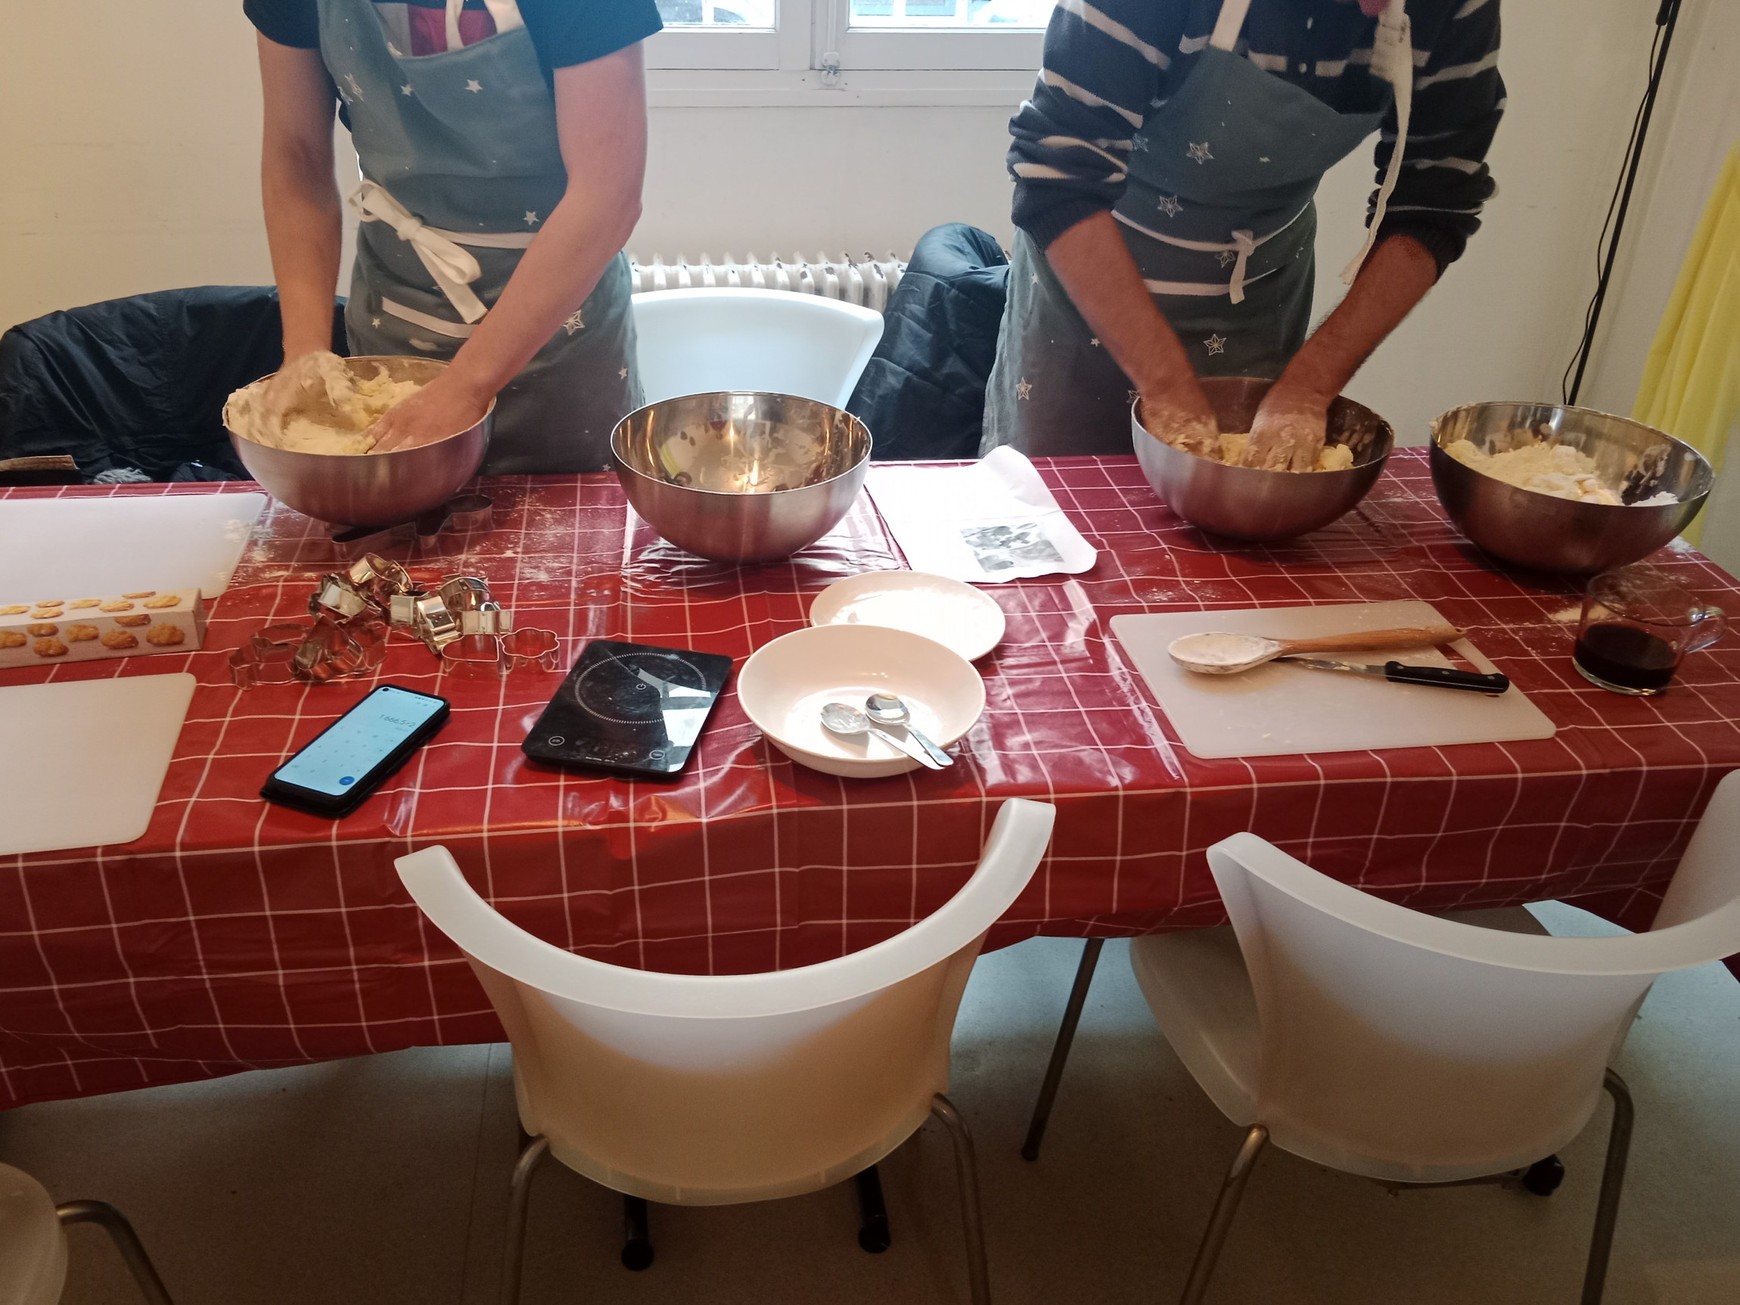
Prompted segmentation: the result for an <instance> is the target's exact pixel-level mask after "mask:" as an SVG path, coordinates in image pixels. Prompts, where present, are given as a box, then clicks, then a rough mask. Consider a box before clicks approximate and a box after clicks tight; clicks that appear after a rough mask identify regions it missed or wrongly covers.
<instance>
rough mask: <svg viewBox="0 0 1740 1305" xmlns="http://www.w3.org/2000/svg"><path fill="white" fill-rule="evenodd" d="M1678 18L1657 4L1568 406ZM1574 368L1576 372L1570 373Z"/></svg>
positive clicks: (1567, 390) (1603, 295) (1672, 0)
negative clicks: (1645, 79) (1643, 82)
mask: <svg viewBox="0 0 1740 1305" xmlns="http://www.w3.org/2000/svg"><path fill="white" fill-rule="evenodd" d="M1679 17H1680V0H1661V7H1660V8H1659V9H1657V10H1656V13H1655V37H1654V39H1653V40H1651V42H1650V47H1649V62H1650V69H1649V85H1648V86H1647V87H1645V88H1644V92H1643V100H1642V101H1641V102H1640V103H1639V104H1638V106H1637V113H1636V115H1635V116H1634V117H1633V118H1632V120H1631V139H1630V141H1628V142H1627V144H1626V147H1625V157H1624V159H1623V160H1622V162H1621V166H1620V175H1619V180H1618V181H1617V182H1615V183H1614V187H1613V198H1612V199H1610V200H1609V201H1608V202H1607V216H1606V218H1605V219H1603V221H1602V223H1601V235H1600V237H1599V238H1598V239H1597V240H1596V242H1595V257H1596V265H1597V270H1596V277H1595V294H1594V297H1593V298H1591V299H1590V300H1589V307H1588V309H1587V310H1586V311H1585V312H1584V314H1583V338H1582V340H1581V342H1580V343H1579V344H1578V345H1577V352H1576V353H1574V354H1573V355H1572V356H1571V361H1570V362H1569V363H1568V364H1567V365H1566V367H1565V375H1564V376H1563V377H1561V378H1560V387H1561V389H1560V393H1561V394H1562V395H1563V397H1564V401H1565V402H1566V403H1567V404H1573V403H1576V402H1577V394H1578V392H1579V391H1581V390H1582V388H1583V372H1584V370H1585V369H1586V368H1587V367H1588V366H1589V353H1590V350H1591V349H1593V348H1594V345H1595V330H1596V327H1597V326H1599V325H1600V323H1601V307H1602V305H1603V304H1604V303H1605V302H1606V300H1607V287H1608V285H1609V283H1610V282H1611V281H1612V280H1613V263H1614V260H1615V259H1616V258H1617V257H1618V255H1619V236H1620V233H1621V232H1622V231H1624V230H1625V214H1626V210H1627V209H1629V208H1630V207H1631V188H1632V186H1633V185H1635V184H1636V182H1637V167H1638V164H1639V163H1640V162H1642V160H1643V140H1644V137H1645V136H1647V135H1648V134H1649V119H1650V116H1651V115H1652V114H1653V113H1654V112H1655V101H1656V96H1657V95H1658V94H1659V93H1660V91H1661V75H1662V69H1663V68H1664V67H1665V66H1666V65H1667V56H1668V46H1669V45H1671V44H1672V43H1673V39H1674V25H1675V24H1676V23H1677V22H1679ZM1610 229H1611V235H1610V234H1609V230H1610ZM1603 243H1605V246H1606V253H1605V255H1603V253H1602V246H1603ZM1573 371H1575V373H1576V375H1575V376H1572V372H1573ZM1567 382H1568V384H1567Z"/></svg>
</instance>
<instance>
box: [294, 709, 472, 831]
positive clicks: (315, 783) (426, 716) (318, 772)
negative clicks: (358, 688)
mask: <svg viewBox="0 0 1740 1305" xmlns="http://www.w3.org/2000/svg"><path fill="white" fill-rule="evenodd" d="M449 714H450V713H449V709H448V706H447V700H446V699H445V698H437V697H435V696H434V695H433V694H428V693H418V692H416V691H415V690H414V689H401V688H399V687H398V685H396V684H383V685H381V687H380V688H378V689H376V690H375V691H374V692H373V693H371V694H369V695H368V697H366V698H364V699H363V700H362V701H361V702H359V703H357V705H356V706H354V707H352V708H351V709H350V710H349V711H347V712H345V713H344V715H342V716H340V717H339V718H338V719H337V720H335V721H333V722H332V724H330V725H328V726H327V727H326V728H325V729H324V730H322V731H321V732H320V733H319V734H317V735H315V736H314V738H313V739H311V740H310V741H309V742H308V744H307V745H306V746H305V747H303V749H302V750H301V751H300V752H298V753H297V754H296V755H295V756H293V757H291V758H290V760H288V761H286V762H285V763H284V764H283V765H282V766H279V767H278V769H277V770H275V771H273V772H272V774H271V776H270V777H269V778H268V779H267V780H266V783H265V785H264V786H263V787H262V788H261V789H260V796H261V797H263V798H265V799H266V800H267V801H268V802H277V803H280V804H281V805H283V806H287V807H295V808H296V809H297V810H299V811H307V812H310V813H311V814H313V815H317V816H330V817H331V818H333V819H334V820H336V819H338V817H340V816H347V815H349V814H350V813H351V812H352V811H355V810H356V809H357V807H358V805H360V804H361V802H362V800H363V799H364V798H366V797H367V796H368V795H369V794H370V793H372V792H374V790H375V788H376V786H377V785H379V784H380V782H381V781H382V780H384V779H385V778H386V777H387V776H388V775H391V774H392V773H393V772H394V771H395V770H397V769H398V768H399V767H400V766H402V765H404V764H405V761H406V759H407V758H408V757H409V756H410V755H411V754H412V753H413V752H415V751H416V750H417V749H418V748H420V747H421V746H422V745H423V744H424V743H425V742H427V741H428V740H429V739H430V738H432V737H433V736H434V734H435V732H436V731H437V730H439V729H440V728H441V727H442V726H443V725H445V724H446V723H447V717H448V715H449Z"/></svg>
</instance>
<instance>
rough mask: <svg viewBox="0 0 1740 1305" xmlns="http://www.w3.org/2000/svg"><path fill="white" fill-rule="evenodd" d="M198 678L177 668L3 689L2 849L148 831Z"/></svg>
mask: <svg viewBox="0 0 1740 1305" xmlns="http://www.w3.org/2000/svg"><path fill="white" fill-rule="evenodd" d="M193 685H194V679H193V676H191V675H187V674H179V673H178V674H173V675H125V676H121V677H119V678H116V679H104V680H66V681H59V682H51V683H48V684H17V685H10V686H8V687H5V688H0V856H10V855H13V854H15V853H18V852H53V851H58V850H59V849H61V848H67V847H100V846H103V845H105V844H110V843H131V842H132V841H133V840H134V839H136V838H138V837H139V836H140V835H141V834H143V833H144V832H145V830H146V827H147V826H149V825H150V823H151V811H152V809H153V808H154V807H155V806H156V805H157V791H158V790H159V789H160V788H162V786H163V776H164V773H165V772H166V771H168V769H169V759H170V757H171V756H173V755H174V753H175V740H176V739H177V738H178V737H179V736H180V734H181V722H182V719H183V718H184V717H185V716H186V715H187V704H188V703H189V702H190V701H192V699H193Z"/></svg>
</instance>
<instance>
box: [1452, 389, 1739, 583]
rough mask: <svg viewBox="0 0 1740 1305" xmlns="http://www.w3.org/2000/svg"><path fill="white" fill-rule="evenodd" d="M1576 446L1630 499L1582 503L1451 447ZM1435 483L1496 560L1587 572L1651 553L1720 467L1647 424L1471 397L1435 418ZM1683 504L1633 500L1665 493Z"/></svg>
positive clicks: (1682, 520) (1684, 522) (1687, 514)
mask: <svg viewBox="0 0 1740 1305" xmlns="http://www.w3.org/2000/svg"><path fill="white" fill-rule="evenodd" d="M1542 438H1550V439H1553V440H1556V441H1557V442H1559V443H1562V444H1569V445H1570V446H1571V447H1572V448H1574V449H1579V450H1581V451H1582V452H1584V453H1586V454H1588V455H1589V456H1590V457H1591V458H1593V459H1594V460H1595V467H1596V472H1597V474H1598V475H1599V476H1600V478H1601V479H1602V480H1603V481H1604V482H1605V483H1606V484H1608V485H1609V486H1624V489H1625V492H1624V494H1623V495H1622V497H1623V498H1624V499H1625V501H1626V502H1625V505H1621V506H1615V505H1613V504H1610V503H1578V502H1574V501H1572V500H1571V499H1563V498H1554V497H1553V496H1552V495H1551V494H1541V493H1537V492H1536V491H1534V490H1529V489H1519V488H1517V487H1516V486H1515V485H1507V484H1505V483H1504V482H1503V481H1502V480H1498V479H1496V478H1494V477H1492V476H1488V475H1486V474H1484V473H1482V472H1479V471H1476V470H1474V468H1473V467H1470V466H1467V465H1466V464H1464V463H1461V462H1458V461H1457V460H1456V459H1455V458H1453V457H1451V456H1450V455H1449V454H1448V453H1446V452H1444V449H1445V447H1446V446H1448V445H1450V444H1453V443H1455V442H1456V441H1457V440H1464V439H1465V440H1468V441H1470V442H1471V443H1473V444H1474V445H1475V447H1476V448H1479V449H1482V450H1484V451H1485V452H1488V453H1503V452H1505V451H1507V450H1509V449H1512V448H1516V447H1519V446H1520V445H1522V444H1526V443H1529V442H1531V441H1533V440H1536V439H1542ZM1429 456H1430V458H1431V463H1432V487H1433V488H1434V489H1435V490H1437V491H1438V501H1439V502H1440V503H1442V504H1443V505H1444V511H1445V512H1447V513H1448V514H1449V516H1450V519H1451V520H1452V521H1454V522H1455V523H1456V524H1457V525H1458V526H1459V527H1461V529H1462V532H1463V533H1464V534H1466V535H1467V536H1468V537H1469V539H1471V540H1473V541H1474V542H1475V543H1476V544H1478V545H1479V546H1480V547H1481V548H1483V549H1485V550H1486V551H1487V552H1488V553H1491V554H1492V555H1493V556H1494V557H1497V558H1501V559H1502V560H1504V561H1506V562H1513V563H1515V564H1516V565H1518V566H1524V567H1529V568H1532V569H1534V570H1537V571H1559V572H1566V573H1570V574H1589V573H1591V572H1595V571H1605V570H1607V569H1608V568H1610V567H1615V566H1624V565H1625V564H1626V563H1628V562H1635V561H1638V560H1639V559H1640V558H1645V557H1648V556H1649V555H1650V554H1651V553H1653V552H1655V550H1656V549H1658V548H1660V547H1661V546H1662V545H1664V544H1666V543H1667V542H1668V541H1669V540H1670V539H1672V538H1673V537H1674V536H1675V535H1677V534H1679V533H1680V532H1681V531H1682V530H1684V529H1685V528H1686V527H1687V526H1688V525H1690V524H1691V522H1692V518H1693V517H1695V516H1697V515H1698V509H1699V508H1701V507H1703V505H1704V500H1705V499H1706V498H1707V497H1709V493H1710V487H1711V485H1713V484H1714V483H1715V479H1716V475H1715V472H1714V471H1712V470H1711V469H1710V464H1709V462H1708V461H1706V460H1705V458H1704V455H1703V454H1701V453H1699V452H1698V451H1697V450H1696V449H1694V448H1693V447H1692V446H1691V445H1690V444H1687V443H1685V442H1683V441H1681V440H1677V439H1675V438H1674V437H1673V436H1672V435H1667V434H1664V433H1663V432H1661V431H1659V430H1656V429H1655V428H1654V427H1652V426H1645V425H1644V424H1643V423H1642V422H1636V421H1631V420H1628V419H1627V418H1625V417H1614V416H1610V415H1608V414H1607V413H1604V412H1596V411H1594V410H1593V409H1590V408H1567V407H1562V406H1560V405H1557V404H1550V403H1471V404H1467V405H1465V406H1463V407H1460V408H1452V409H1450V411H1449V412H1446V413H1445V414H1444V415H1443V416H1441V417H1439V418H1438V419H1437V420H1436V421H1435V422H1433V423H1432V448H1431V452H1430V454H1429ZM1663 491H1665V492H1667V493H1669V494H1672V495H1673V496H1674V498H1675V499H1676V500H1677V501H1676V502H1672V503H1665V504H1661V505H1658V506H1655V507H1637V506H1632V505H1633V504H1635V503H1637V502H1640V501H1641V500H1644V499H1648V498H1652V497H1654V496H1655V495H1656V494H1658V493H1661V492H1663Z"/></svg>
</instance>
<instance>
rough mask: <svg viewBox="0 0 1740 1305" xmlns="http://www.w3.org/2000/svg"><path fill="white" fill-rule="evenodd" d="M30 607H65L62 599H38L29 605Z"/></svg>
mask: <svg viewBox="0 0 1740 1305" xmlns="http://www.w3.org/2000/svg"><path fill="white" fill-rule="evenodd" d="M31 606H32V607H65V606H66V599H64V598H38V599H37V600H36V601H35V602H34V603H32V604H31Z"/></svg>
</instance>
